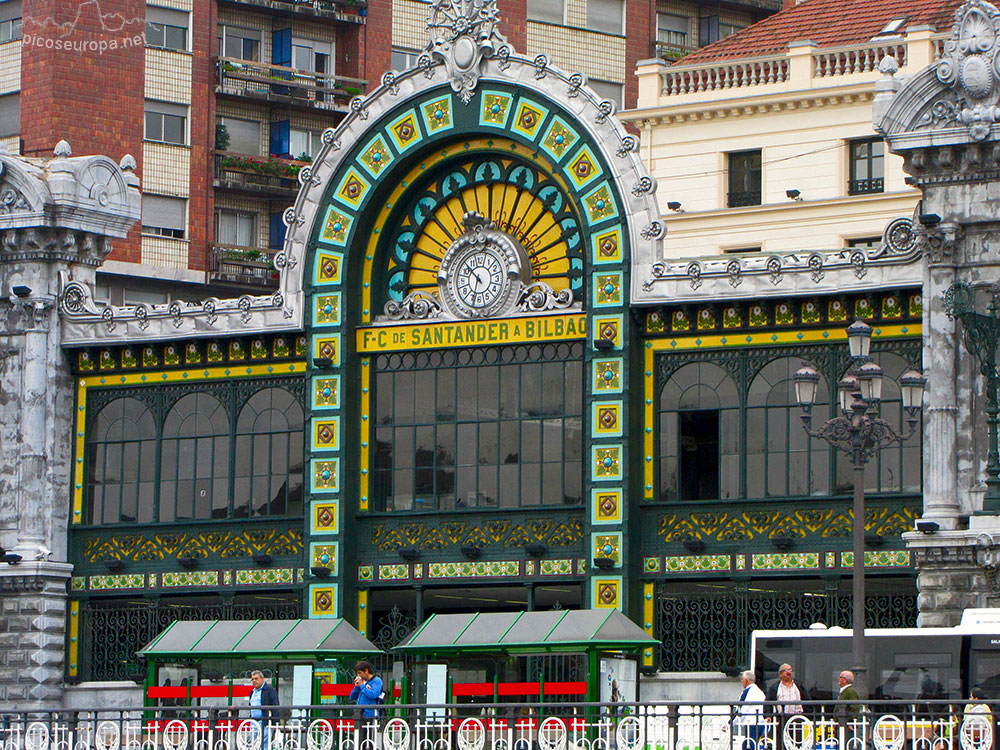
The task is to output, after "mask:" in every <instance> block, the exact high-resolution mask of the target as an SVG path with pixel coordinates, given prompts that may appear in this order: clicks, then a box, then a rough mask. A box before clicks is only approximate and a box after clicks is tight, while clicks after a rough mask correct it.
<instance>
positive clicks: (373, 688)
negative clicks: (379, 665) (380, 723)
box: [351, 661, 383, 719]
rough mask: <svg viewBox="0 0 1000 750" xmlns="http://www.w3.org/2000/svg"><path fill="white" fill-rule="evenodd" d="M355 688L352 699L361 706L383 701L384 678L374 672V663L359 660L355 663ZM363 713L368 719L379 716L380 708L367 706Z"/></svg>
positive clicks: (373, 704) (375, 704)
mask: <svg viewBox="0 0 1000 750" xmlns="http://www.w3.org/2000/svg"><path fill="white" fill-rule="evenodd" d="M354 674H355V677H354V689H353V690H351V700H352V701H354V702H355V703H357V704H358V705H359V706H377V705H378V704H379V703H381V702H382V697H383V693H382V678H381V677H376V676H375V675H374V674H373V673H372V665H371V664H369V663H368V662H366V661H359V662H358V663H357V664H355V665H354ZM362 715H363V716H364V717H365V718H366V719H374V718H376V717H377V716H378V709H375V708H366V709H365V710H364V711H363V712H362Z"/></svg>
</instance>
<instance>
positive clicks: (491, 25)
mask: <svg viewBox="0 0 1000 750" xmlns="http://www.w3.org/2000/svg"><path fill="white" fill-rule="evenodd" d="M497 20H498V12H497V5H496V0H435V3H434V5H433V6H432V7H431V15H430V18H429V19H428V20H427V30H428V33H429V37H430V38H429V41H428V44H427V52H428V53H429V54H430V55H432V56H433V57H435V58H437V59H438V60H440V61H441V62H442V63H444V67H445V70H446V71H447V74H448V78H449V79H450V81H451V87H452V89H454V90H455V91H456V92H457V93H458V96H459V98H460V99H461V100H462V101H463V102H465V103H466V104H468V103H469V101H470V100H471V99H472V94H473V92H474V91H475V90H476V85H477V84H478V83H479V76H480V75H481V74H482V65H483V63H484V61H486V60H488V59H489V58H491V57H493V55H494V53H495V52H496V49H497V47H498V46H500V45H504V44H506V43H507V40H506V39H504V37H503V36H502V35H501V34H500V32H499V31H498V30H497ZM425 70H427V68H425Z"/></svg>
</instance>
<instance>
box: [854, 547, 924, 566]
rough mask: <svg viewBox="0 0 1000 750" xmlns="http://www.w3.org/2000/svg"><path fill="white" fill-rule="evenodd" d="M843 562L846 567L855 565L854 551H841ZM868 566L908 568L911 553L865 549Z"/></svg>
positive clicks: (906, 551) (866, 564)
mask: <svg viewBox="0 0 1000 750" xmlns="http://www.w3.org/2000/svg"><path fill="white" fill-rule="evenodd" d="M840 560H841V564H842V565H843V566H844V567H845V568H850V567H851V566H853V565H854V553H853V552H841V553H840ZM865 567H866V568H908V567H910V553H909V551H908V550H878V551H877V552H875V551H871V550H866V551H865Z"/></svg>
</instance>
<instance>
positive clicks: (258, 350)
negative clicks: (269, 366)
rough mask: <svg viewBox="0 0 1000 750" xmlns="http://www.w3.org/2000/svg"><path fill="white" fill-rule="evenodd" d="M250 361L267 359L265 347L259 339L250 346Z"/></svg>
mask: <svg viewBox="0 0 1000 750" xmlns="http://www.w3.org/2000/svg"><path fill="white" fill-rule="evenodd" d="M250 359H267V345H266V344H265V343H264V342H263V341H262V340H261V339H254V340H253V343H252V344H250Z"/></svg>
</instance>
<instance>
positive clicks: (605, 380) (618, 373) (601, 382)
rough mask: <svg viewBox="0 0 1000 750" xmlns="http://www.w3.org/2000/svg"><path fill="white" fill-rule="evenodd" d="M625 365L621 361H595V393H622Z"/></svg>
mask: <svg viewBox="0 0 1000 750" xmlns="http://www.w3.org/2000/svg"><path fill="white" fill-rule="evenodd" d="M623 365H624V362H623V361H622V360H621V359H595V360H594V361H593V367H594V392H595V393H621V392H622V367H623Z"/></svg>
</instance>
